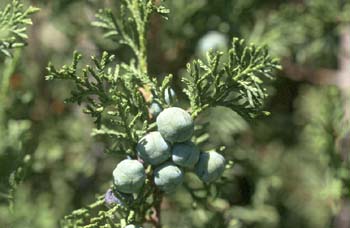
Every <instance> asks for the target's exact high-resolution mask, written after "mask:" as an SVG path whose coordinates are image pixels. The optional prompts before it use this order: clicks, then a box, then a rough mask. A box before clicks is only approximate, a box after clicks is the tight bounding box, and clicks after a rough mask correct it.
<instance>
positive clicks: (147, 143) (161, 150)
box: [136, 131, 171, 165]
mask: <svg viewBox="0 0 350 228" xmlns="http://www.w3.org/2000/svg"><path fill="white" fill-rule="evenodd" d="M136 150H137V153H138V155H139V157H140V158H142V160H144V161H145V162H146V163H148V164H151V165H158V164H160V163H162V162H164V161H166V160H168V158H169V157H170V155H171V154H170V145H169V144H168V143H167V142H166V141H165V140H164V139H163V137H162V135H161V134H160V133H159V132H158V131H153V132H150V133H148V134H147V135H145V136H144V137H143V138H141V139H140V141H139V142H138V143H137V146H136Z"/></svg>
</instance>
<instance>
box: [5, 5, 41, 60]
mask: <svg viewBox="0 0 350 228" xmlns="http://www.w3.org/2000/svg"><path fill="white" fill-rule="evenodd" d="M38 10H39V9H38V8H35V7H32V6H30V7H28V8H27V9H25V8H24V5H23V4H22V3H21V2H20V1H18V0H13V1H12V2H11V3H9V4H8V5H7V6H6V7H5V8H4V9H3V10H2V11H0V51H1V53H2V54H4V55H6V56H11V52H10V50H11V49H13V48H18V47H23V46H24V45H25V44H26V40H27V39H28V36H27V26H28V25H31V24H32V20H31V19H30V16H31V15H33V14H34V13H36V12H38Z"/></svg>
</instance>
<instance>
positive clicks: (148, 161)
mask: <svg viewBox="0 0 350 228" xmlns="http://www.w3.org/2000/svg"><path fill="white" fill-rule="evenodd" d="M156 123H157V127H158V131H154V132H150V133H148V134H146V135H145V136H144V137H143V138H141V139H140V140H139V142H138V144H137V147H136V150H137V154H138V156H139V158H140V159H139V160H131V159H125V160H123V161H121V162H120V163H119V164H118V165H117V167H116V168H115V170H114V171H113V177H114V186H115V189H116V190H118V191H119V192H122V193H137V192H139V190H140V189H141V188H142V186H143V184H144V183H145V179H146V172H145V168H144V166H145V165H151V166H152V167H153V182H154V184H155V185H156V186H157V187H158V188H159V189H160V190H162V191H164V192H166V193H170V192H173V191H174V190H175V189H176V187H177V186H179V185H181V183H182V182H183V178H184V169H187V170H189V171H194V172H195V173H196V174H197V176H198V177H199V178H200V179H201V180H202V181H203V182H206V183H209V182H212V181H215V180H216V179H217V178H219V177H220V176H221V174H222V173H223V171H224V168H225V158H224V157H223V156H222V155H220V154H219V153H216V152H201V151H200V149H199V148H198V147H197V146H196V145H195V144H194V143H193V142H191V141H190V139H191V137H192V135H193V132H194V123H193V119H192V117H191V116H190V115H189V113H188V112H186V111H185V110H183V109H181V108H177V107H171V108H167V109H165V110H163V111H162V112H161V113H160V114H159V115H158V117H157V120H156Z"/></svg>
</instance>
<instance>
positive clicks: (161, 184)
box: [153, 162, 184, 193]
mask: <svg viewBox="0 0 350 228" xmlns="http://www.w3.org/2000/svg"><path fill="white" fill-rule="evenodd" d="M153 175H154V184H155V185H156V186H157V187H158V188H159V189H161V190H162V191H164V192H166V193H171V192H173V191H174V190H175V189H176V188H177V187H178V186H179V185H181V184H182V182H183V179H184V175H183V172H182V170H181V169H180V168H179V167H177V166H176V165H175V164H174V163H172V162H167V163H164V164H163V165H161V166H159V167H158V168H156V169H155V170H154V173H153Z"/></svg>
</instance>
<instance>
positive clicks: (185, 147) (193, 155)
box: [171, 141, 200, 168]
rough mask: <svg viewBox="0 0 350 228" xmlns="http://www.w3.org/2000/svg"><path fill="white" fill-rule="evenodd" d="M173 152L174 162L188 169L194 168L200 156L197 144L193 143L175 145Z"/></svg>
mask: <svg viewBox="0 0 350 228" xmlns="http://www.w3.org/2000/svg"><path fill="white" fill-rule="evenodd" d="M171 152H172V159H173V162H174V163H175V164H177V165H179V166H183V167H186V168H193V167H194V166H195V165H196V163H197V162H198V159H199V154H200V151H199V149H198V147H197V146H196V144H194V143H193V142H191V141H188V142H184V143H177V144H175V145H174V147H173V149H172V151H171Z"/></svg>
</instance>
